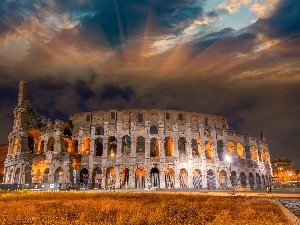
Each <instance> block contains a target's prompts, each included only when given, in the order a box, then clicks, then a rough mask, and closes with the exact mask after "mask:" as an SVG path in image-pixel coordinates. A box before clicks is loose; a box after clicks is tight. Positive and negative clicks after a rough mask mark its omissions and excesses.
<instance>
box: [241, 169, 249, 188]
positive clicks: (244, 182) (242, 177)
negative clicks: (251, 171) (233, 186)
mask: <svg viewBox="0 0 300 225" xmlns="http://www.w3.org/2000/svg"><path fill="white" fill-rule="evenodd" d="M240 180H241V181H240V182H241V186H242V187H247V177H246V174H245V173H244V172H241V173H240Z"/></svg>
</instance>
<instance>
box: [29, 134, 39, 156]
mask: <svg viewBox="0 0 300 225" xmlns="http://www.w3.org/2000/svg"><path fill="white" fill-rule="evenodd" d="M39 136H40V132H39V131H38V130H35V129H32V130H30V131H29V132H28V150H29V152H31V153H37V152H38V140H39Z"/></svg>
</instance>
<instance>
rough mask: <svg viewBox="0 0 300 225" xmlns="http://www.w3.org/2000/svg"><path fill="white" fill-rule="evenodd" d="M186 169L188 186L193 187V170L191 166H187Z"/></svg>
mask: <svg viewBox="0 0 300 225" xmlns="http://www.w3.org/2000/svg"><path fill="white" fill-rule="evenodd" d="M189 165H190V164H189ZM187 171H188V188H194V186H193V171H192V169H191V168H188V169H187Z"/></svg>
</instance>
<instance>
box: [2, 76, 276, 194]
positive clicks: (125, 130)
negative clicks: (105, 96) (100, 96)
mask: <svg viewBox="0 0 300 225" xmlns="http://www.w3.org/2000/svg"><path fill="white" fill-rule="evenodd" d="M8 140H9V146H8V155H7V158H6V161H5V171H4V178H3V182H4V183H5V184H17V185H21V186H22V187H32V186H35V187H37V186H39V187H42V188H45V189H57V188H61V189H65V188H89V189H100V188H107V187H111V186H112V185H114V186H115V187H116V188H137V189H139V188H145V187H148V186H149V187H150V186H151V188H154V189H160V188H190V189H203V188H204V189H206V188H208V189H227V188H231V187H241V188H251V189H258V188H264V187H265V186H266V185H269V184H270V183H271V178H272V168H271V164H270V154H269V150H268V146H267V143H266V140H265V136H264V134H263V133H261V136H260V138H255V137H251V136H249V135H247V134H244V133H240V132H235V131H233V130H230V129H229V126H228V124H227V119H226V118H225V117H222V116H216V115H208V114H202V113H194V112H185V111H177V110H159V109H112V110H100V111H95V112H82V113H78V114H74V115H71V116H70V118H69V120H68V121H62V120H55V121H51V120H50V119H47V118H46V117H43V116H37V114H36V113H35V111H34V110H33V109H32V108H31V106H30V104H29V101H28V98H27V83H26V82H25V81H21V82H20V85H19V96H18V105H17V107H16V108H15V110H14V125H13V131H12V132H11V133H10V134H9V136H8Z"/></svg>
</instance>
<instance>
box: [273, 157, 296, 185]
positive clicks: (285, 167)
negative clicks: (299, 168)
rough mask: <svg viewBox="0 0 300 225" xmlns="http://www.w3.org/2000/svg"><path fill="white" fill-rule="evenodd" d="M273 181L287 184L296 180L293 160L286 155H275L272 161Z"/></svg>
mask: <svg viewBox="0 0 300 225" xmlns="http://www.w3.org/2000/svg"><path fill="white" fill-rule="evenodd" d="M272 170H273V182H275V183H281V184H289V183H295V182H297V174H296V171H295V166H294V162H293V161H292V160H289V159H287V158H286V157H282V156H281V157H277V158H275V159H274V160H273V161H272Z"/></svg>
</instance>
